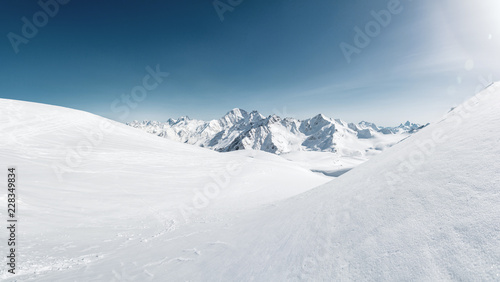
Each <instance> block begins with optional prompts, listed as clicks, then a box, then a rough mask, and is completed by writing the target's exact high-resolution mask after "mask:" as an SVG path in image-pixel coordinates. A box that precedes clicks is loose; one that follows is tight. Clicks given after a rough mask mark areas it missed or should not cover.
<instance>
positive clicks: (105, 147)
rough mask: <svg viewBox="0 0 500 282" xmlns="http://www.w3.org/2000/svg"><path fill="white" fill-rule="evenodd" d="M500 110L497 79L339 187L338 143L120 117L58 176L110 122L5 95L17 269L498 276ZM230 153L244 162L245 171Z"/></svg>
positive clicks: (369, 277)
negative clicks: (200, 196) (152, 127)
mask: <svg viewBox="0 0 500 282" xmlns="http://www.w3.org/2000/svg"><path fill="white" fill-rule="evenodd" d="M499 107H500V84H494V85H492V86H490V87H489V88H488V89H487V90H485V91H484V92H482V93H480V94H478V95H477V96H475V97H474V98H472V99H471V100H469V101H468V102H466V103H465V104H464V105H463V106H461V107H457V108H455V109H454V110H453V111H451V112H450V113H448V114H447V115H446V116H445V117H443V119H442V120H440V121H437V122H435V123H433V124H431V125H429V126H427V127H425V128H423V129H421V130H420V131H419V132H418V133H416V134H414V135H412V136H411V138H408V139H405V140H403V141H401V142H399V143H398V144H396V145H394V146H392V147H390V148H387V149H386V150H385V151H384V152H382V153H380V154H376V155H374V156H373V157H372V158H371V159H370V160H369V161H367V162H365V163H363V164H361V165H359V166H356V167H355V168H354V169H352V170H350V171H349V172H347V173H345V174H343V175H342V176H340V177H339V178H337V179H335V180H333V181H331V182H328V183H325V184H323V183H324V182H325V180H326V179H329V178H326V177H323V176H321V175H319V174H314V173H311V172H310V170H309V168H308V167H312V166H313V164H310V163H309V164H308V163H307V159H308V158H309V157H312V158H313V159H314V158H315V159H317V160H319V164H318V165H319V166H321V162H327V160H325V159H323V156H324V155H314V156H312V155H311V156H307V155H301V154H302V153H303V152H300V153H295V152H291V153H290V155H289V158H290V159H293V160H294V161H289V160H284V159H283V157H282V156H276V155H273V154H268V153H265V152H260V151H238V152H231V153H224V154H221V153H216V152H213V151H210V150H206V149H202V148H197V147H195V146H189V145H185V144H180V143H177V142H172V141H169V140H165V139H162V138H157V137H156V136H154V135H149V134H146V133H144V132H142V131H139V130H134V129H133V128H130V127H126V126H124V125H120V124H116V123H113V122H109V123H112V124H113V125H114V129H113V130H112V131H106V134H105V135H104V136H105V137H104V138H103V140H102V142H101V143H99V144H98V145H97V146H95V147H94V148H93V149H92V151H91V153H89V154H88V155H86V156H85V158H83V159H82V161H81V163H80V165H79V166H77V167H72V168H71V171H69V172H67V173H65V175H64V178H63V180H62V181H61V182H59V181H58V180H57V177H56V176H54V173H53V172H52V169H51V167H50V164H54V163H55V164H64V162H65V161H64V157H65V154H66V153H65V152H67V149H68V148H74V146H75V144H77V143H78V142H79V140H81V139H82V133H84V132H86V131H87V130H90V131H91V132H93V131H92V130H93V129H95V128H96V127H98V126H99V124H100V123H102V122H103V121H105V120H104V119H102V118H100V117H97V116H93V115H90V114H87V113H82V112H77V111H74V110H69V109H63V108H57V107H51V106H46V105H40V104H33V103H25V102H16V101H8V100H0V110H1V116H2V118H5V117H6V116H9V117H12V118H10V119H9V120H8V123H7V125H6V126H3V128H2V131H1V133H0V134H2V140H10V141H7V142H4V143H2V144H1V145H0V155H1V156H2V162H4V163H5V164H9V165H10V164H15V165H17V166H18V168H19V170H20V173H19V177H20V183H22V186H21V188H20V189H21V190H20V200H21V201H22V202H21V208H20V210H21V214H20V217H21V219H22V221H21V223H20V224H21V225H20V230H21V235H20V236H19V237H20V238H22V244H20V254H21V259H20V267H21V269H20V270H21V271H20V274H18V275H17V276H15V277H14V279H18V280H23V281H30V280H37V281H73V280H78V281H353V280H354V281H374V280H375V281H378V280H384V281H387V280H388V281H406V280H412V281H415V280H417V281H422V280H423V281H441V280H466V281H470V280H474V281H485V280H490V281H492V280H499V279H500V265H499V263H498V262H499V261H500V212H499V211H500V193H499V191H500V190H499V187H500V173H499V172H500V162H499V161H498V160H499V159H500V146H499V142H500V133H499V131H498V125H499V124H500V113H499V111H498V108H499ZM19 113H20V114H19ZM104 123H106V122H104ZM3 137H8V138H7V139H4V138H3ZM12 140H14V141H15V142H11V141H12ZM309 153H313V154H314V153H318V152H306V154H309ZM285 156H286V155H285ZM327 159H328V158H327ZM300 160H302V161H300ZM232 161H234V164H236V166H238V165H237V164H241V165H242V166H240V169H236V170H237V171H239V173H235V174H234V175H233V174H232V173H231V171H234V170H233V169H229V168H228V167H227V164H228V163H231V162H232ZM313 163H314V162H313ZM210 173H212V174H215V175H219V176H220V175H224V174H229V175H233V176H232V177H230V178H231V181H230V184H229V185H227V187H223V188H221V189H220V193H219V194H218V195H217V196H216V197H214V198H213V199H210V200H209V205H208V206H206V207H202V208H200V209H198V210H197V212H195V213H194V214H192V215H191V217H188V220H186V221H181V220H179V219H178V217H176V214H177V212H178V209H177V208H178V207H179V204H182V203H189V201H190V198H191V197H192V196H193V189H195V190H196V189H197V187H201V188H200V189H203V187H204V185H206V184H207V183H214V182H217V181H215V180H214V179H213V178H210ZM0 177H5V176H3V175H1V174H0ZM233 179H234V180H233ZM316 185H319V186H318V187H317V188H314V189H311V188H313V187H314V186H316ZM220 186H224V185H220ZM2 197H3V198H2V202H5V198H6V196H5V194H2ZM1 248H2V249H1V251H2V253H3V252H4V251H5V246H4V245H2V247H1ZM2 275H3V276H2V278H4V279H6V278H7V277H8V276H7V275H6V274H3V273H2ZM11 279H12V278H11Z"/></svg>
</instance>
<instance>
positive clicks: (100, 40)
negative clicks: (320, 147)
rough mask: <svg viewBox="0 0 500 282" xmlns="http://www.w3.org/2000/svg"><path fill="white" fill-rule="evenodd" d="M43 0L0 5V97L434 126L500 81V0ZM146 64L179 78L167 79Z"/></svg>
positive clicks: (94, 107)
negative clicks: (485, 87)
mask: <svg viewBox="0 0 500 282" xmlns="http://www.w3.org/2000/svg"><path fill="white" fill-rule="evenodd" d="M65 2H67V3H65ZM398 2H399V4H398ZM41 3H47V4H45V6H46V7H45V9H44V8H42V6H40V4H38V3H37V1H23V0H3V1H1V3H0V14H1V18H0V21H1V22H0V29H1V34H2V36H3V37H2V38H3V39H1V40H0V85H1V87H2V88H1V95H0V97H2V98H9V99H19V100H27V101H34V102H41V103H47V104H54V105H60V106H65V107H70V108H75V109H81V110H85V111H89V112H92V113H95V114H98V115H102V116H105V117H109V118H112V119H115V120H119V121H131V120H134V119H138V120H145V119H153V120H160V121H162V120H166V119H168V118H170V117H173V118H175V117H179V116H183V115H188V116H190V117H191V118H198V119H214V118H218V117H220V116H222V115H223V114H225V113H226V112H227V111H229V110H230V109H232V108H236V107H239V108H243V109H246V110H248V111H251V110H258V111H260V112H261V113H262V114H264V115H269V114H273V113H274V114H278V115H281V116H293V117H296V118H308V117H311V116H313V115H315V114H318V113H323V114H325V115H327V116H330V117H334V118H341V119H344V120H346V121H349V122H357V121H361V120H368V121H373V122H376V123H378V124H381V125H386V126H391V125H397V124H399V123H400V122H403V121H406V120H411V121H414V122H420V123H425V122H430V121H433V120H436V119H438V118H439V117H440V116H441V115H442V114H444V113H445V112H446V111H447V110H448V109H449V108H450V107H452V106H455V105H457V104H459V103H460V102H462V101H463V100H464V99H465V98H466V97H470V96H471V95H472V94H473V93H474V91H475V89H476V88H477V87H478V85H481V84H482V83H483V82H482V81H481V79H480V77H484V78H487V79H493V80H500V68H499V66H500V52H499V51H498V50H500V48H499V47H500V2H499V1H498V0H478V1H472V0H468V1H465V0H420V1H416V0H415V1H411V0H401V1H397V0H363V1H360V0H359V1H358V0H344V1H342V0H312V1H305V0H272V1H270V0H220V1H219V0H218V2H212V0H204V1H202V0H178V1H174V0H167V1H165V0H148V1H139V0H133V1H132V0H121V1H114V0H106V1H89V0H85V1H83V0H72V1H68V0H64V1H63V0H59V2H56V0H42V1H41ZM54 3H56V4H57V5H54ZM62 3H65V4H62ZM214 3H215V4H216V6H214ZM45 10H46V11H45ZM44 11H45V12H44ZM373 12H374V13H375V14H377V15H378V16H374V13H373ZM49 14H50V15H49ZM388 14H389V15H390V18H388V16H387V15H388ZM44 15H45V16H44ZM23 17H25V19H26V20H27V21H28V24H26V21H23ZM222 17H223V21H222V20H221V18H222ZM30 25H33V26H34V27H35V28H36V29H37V30H36V32H34V31H33V30H32V29H30ZM33 26H31V27H33ZM356 27H357V28H359V29H357V28H356ZM359 30H361V31H362V33H363V35H360V33H359V32H358V31H359ZM368 34H369V35H368ZM367 39H368V40H367ZM341 46H343V48H341ZM346 46H350V47H348V48H347V47H346ZM346 48H347V49H346ZM16 49H17V50H16ZM346 50H348V51H346ZM16 51H17V53H16ZM346 54H347V55H346ZM347 58H348V59H347ZM148 66H150V67H151V68H152V69H155V68H156V67H157V66H159V69H160V70H161V72H168V73H169V76H168V77H166V78H164V79H163V78H161V77H160V80H161V79H163V81H162V82H161V83H157V81H155V80H153V78H151V77H146V76H147V75H148V71H147V70H146V68H147V67H148ZM490 77H491V78H490ZM144 79H146V83H147V84H146V85H147V88H148V89H149V90H146V91H147V93H146V95H143V92H141V87H143V80H144ZM144 89H145V88H142V90H144ZM132 91H136V92H135V96H130V94H131V92H132ZM139 94H140V95H142V96H140V95H139ZM127 96H128V99H129V100H125V101H128V102H123V101H124V100H123V97H127ZM130 97H132V99H131V98H130ZM133 97H136V98H137V99H135V98H133ZM134 99H135V100H134ZM125 109H127V110H125Z"/></svg>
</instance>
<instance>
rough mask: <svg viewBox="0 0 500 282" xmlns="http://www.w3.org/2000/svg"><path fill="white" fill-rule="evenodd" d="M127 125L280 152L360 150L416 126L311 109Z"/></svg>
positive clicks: (219, 146)
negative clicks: (302, 113) (298, 114)
mask: <svg viewBox="0 0 500 282" xmlns="http://www.w3.org/2000/svg"><path fill="white" fill-rule="evenodd" d="M128 125H130V126H132V127H135V128H140V129H142V130H144V131H146V132H149V133H152V134H155V135H158V136H161V137H165V138H167V139H171V140H175V141H179V142H183V143H188V144H193V145H198V146H201V147H207V148H210V149H214V150H216V151H221V152H230V151H237V150H243V149H253V150H262V151H265V152H270V153H275V154H282V153H289V152H296V151H319V152H334V153H337V154H338V155H339V156H340V157H341V156H351V155H353V154H355V155H360V156H361V155H362V156H364V155H365V154H366V153H367V152H368V154H369V153H370V152H371V151H376V150H380V149H383V148H385V147H388V146H391V145H393V144H395V143H397V142H398V141H400V140H402V139H404V138H406V137H407V136H408V135H409V134H411V133H414V132H416V131H417V130H418V129H420V128H421V127H422V126H420V125H418V124H413V123H410V122H407V123H405V124H401V125H400V126H398V127H378V126H376V125H375V124H373V123H368V122H361V123H359V124H357V125H356V124H353V123H349V124H348V123H346V122H344V121H342V120H340V119H331V118H328V117H326V116H324V115H321V114H320V115H317V116H315V117H313V118H310V119H306V120H302V121H301V120H297V119H293V118H285V119H282V118H281V117H279V116H276V115H271V116H269V117H267V118H266V117H264V116H263V115H261V114H260V113H258V112H257V111H253V112H251V113H248V112H246V111H244V110H241V109H233V110H232V111H230V112H228V113H227V114H226V115H225V116H224V117H222V118H220V119H218V120H212V121H209V122H206V121H200V120H192V119H190V118H189V117H181V118H179V119H177V120H173V119H170V120H168V121H167V122H165V123H161V122H157V121H143V122H138V121H134V122H131V123H129V124H128Z"/></svg>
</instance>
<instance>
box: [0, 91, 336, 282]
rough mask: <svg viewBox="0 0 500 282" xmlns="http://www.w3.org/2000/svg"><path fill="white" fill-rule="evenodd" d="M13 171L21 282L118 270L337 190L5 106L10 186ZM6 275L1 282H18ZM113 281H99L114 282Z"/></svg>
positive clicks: (80, 117)
mask: <svg viewBox="0 0 500 282" xmlns="http://www.w3.org/2000/svg"><path fill="white" fill-rule="evenodd" d="M8 166H16V167H17V171H18V175H19V179H18V183H19V187H18V190H17V191H18V206H17V207H18V216H19V226H18V240H19V242H18V246H19V247H18V256H19V257H18V262H19V263H18V267H17V270H18V273H19V274H18V275H16V276H14V279H19V281H20V280H22V281H25V280H30V279H34V280H38V279H39V278H42V277H45V275H54V274H56V273H58V272H65V271H67V270H70V269H79V268H82V267H83V268H85V267H88V265H90V264H93V263H96V262H97V261H107V260H110V259H111V260H112V261H114V260H115V259H116V257H114V254H115V253H118V252H119V250H120V249H122V250H125V249H128V248H129V247H131V246H133V245H137V246H144V247H146V245H145V244H146V243H147V242H149V241H150V240H155V238H159V237H164V236H169V234H170V232H172V231H174V230H177V229H179V228H182V226H184V225H186V224H188V223H191V222H213V221H220V220H223V219H224V218H226V217H227V216H228V215H233V214H235V213H237V212H238V211H241V210H247V209H251V208H257V207H261V206H262V205H266V204H271V203H274V202H275V201H276V200H280V199H285V198H288V197H290V196H291V195H296V194H299V193H302V192H304V191H307V190H308V189H311V188H313V187H315V186H317V185H320V184H322V183H325V182H326V181H328V180H329V178H327V177H324V176H321V175H319V174H315V173H313V172H311V171H309V170H307V169H305V168H302V167H300V166H297V165H295V164H294V163H292V162H289V161H286V160H284V159H282V158H280V157H278V156H276V155H273V154H269V153H265V152H258V151H246V152H245V153H244V154H241V153H240V154H233V153H229V154H221V153H217V152H214V151H211V150H206V149H203V148H198V147H195V146H191V145H186V144H181V143H178V142H174V141H170V140H166V139H162V138H158V137H156V136H153V135H151V134H147V133H145V132H141V131H139V130H135V129H133V128H131V127H129V126H126V125H123V124H120V123H116V122H113V121H110V120H106V119H104V118H101V117H98V116H95V115H92V114H89V113H85V112H81V111H76V110H71V109H66V108H61V107H55V106H49V105H42V104H36V103H28V102H21V101H12V100H4V99H0V167H2V170H1V172H0V182H1V183H7V167H8ZM6 193H7V189H3V190H2V192H1V193H0V204H1V205H2V206H4V207H7V194H6ZM5 212H6V209H5V208H2V209H1V210H0V213H1V218H3V219H5V217H6V213H5ZM4 222H5V221H4ZM2 229H3V230H5V227H4V228H2ZM6 235H7V233H6V232H1V235H0V236H1V238H3V239H2V240H6V239H5V236H6ZM5 242H6V241H5ZM147 248H149V245H148V247H147ZM6 250H7V244H6V243H5V244H3V243H2V244H0V253H1V254H2V255H4V254H6V253H7V252H6ZM165 255H167V254H165ZM113 257H114V258H113ZM4 261H5V258H4ZM1 269H2V272H1V273H0V275H1V276H0V278H1V279H7V278H8V277H10V274H9V273H7V272H6V271H4V269H5V264H4V266H2V268H1ZM113 271H120V270H119V269H109V270H106V273H102V277H106V278H102V279H98V278H96V277H94V279H97V280H101V281H102V280H104V281H110V280H109V279H107V278H110V277H111V278H113V277H115V276H114V274H113ZM100 275H101V274H100ZM47 277H49V276H47ZM46 279H47V280H51V281H57V279H56V280H53V279H51V278H46ZM68 279H69V280H72V279H70V278H69V277H67V278H64V279H63V278H61V280H65V281H68ZM75 279H76V278H75ZM76 280H78V281H84V279H82V278H80V279H76ZM117 280H120V281H123V280H122V279H119V278H117ZM94 281H95V280H94Z"/></svg>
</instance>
